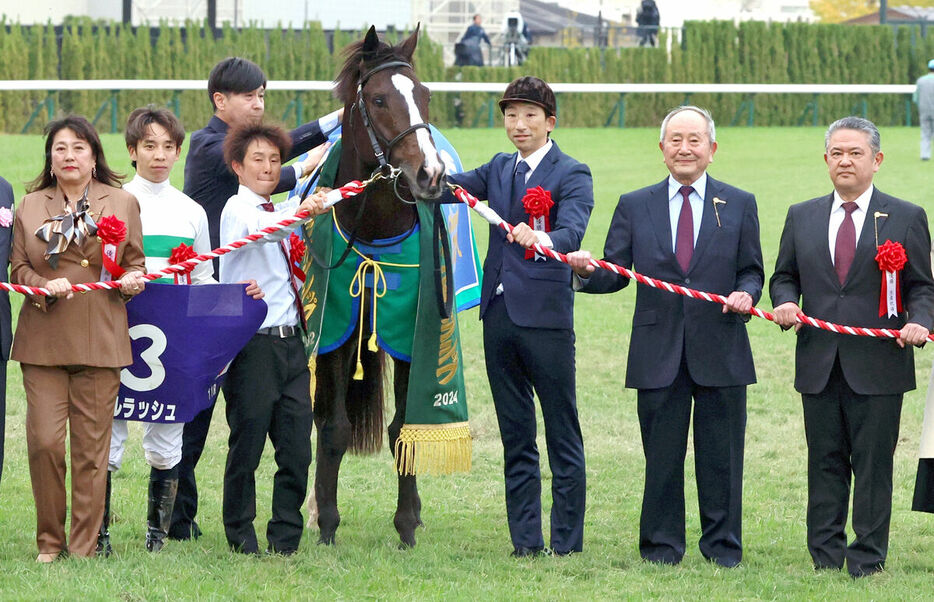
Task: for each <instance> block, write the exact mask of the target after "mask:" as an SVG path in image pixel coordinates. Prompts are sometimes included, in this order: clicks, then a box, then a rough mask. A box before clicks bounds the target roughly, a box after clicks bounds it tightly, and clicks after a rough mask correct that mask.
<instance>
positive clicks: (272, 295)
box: [220, 125, 324, 555]
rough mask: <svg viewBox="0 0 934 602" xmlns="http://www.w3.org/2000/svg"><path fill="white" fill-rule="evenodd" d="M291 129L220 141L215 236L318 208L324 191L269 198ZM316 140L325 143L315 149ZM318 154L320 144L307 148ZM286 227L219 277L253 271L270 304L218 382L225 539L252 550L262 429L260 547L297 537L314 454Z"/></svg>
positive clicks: (257, 129)
mask: <svg viewBox="0 0 934 602" xmlns="http://www.w3.org/2000/svg"><path fill="white" fill-rule="evenodd" d="M290 144H291V141H290V140H289V136H288V134H287V133H286V132H285V131H284V130H282V129H280V128H277V127H274V126H269V125H246V126H243V127H240V128H238V129H235V130H233V131H232V132H231V133H230V135H229V136H227V139H226V140H225V141H224V157H225V159H226V160H227V165H228V166H229V167H230V169H231V171H233V172H234V173H235V174H237V179H238V180H239V182H240V187H239V189H238V190H237V194H235V195H234V196H232V197H230V200H228V201H227V204H226V205H225V206H224V211H223V213H222V214H221V223H220V228H221V243H222V244H227V243H229V242H231V241H234V240H237V239H239V238H242V237H244V236H246V235H247V234H250V233H252V232H256V231H257V230H260V229H261V228H265V227H267V226H271V225H273V224H275V223H276V222H278V221H280V220H281V219H283V218H286V217H289V216H291V215H293V214H295V213H296V212H297V211H301V210H305V211H309V212H311V213H312V214H315V215H317V214H320V213H323V211H324V208H323V207H324V205H323V195H321V194H319V195H313V196H310V197H308V198H306V199H305V200H304V201H302V202H301V204H299V198H300V197H299V196H297V195H296V196H293V197H292V199H290V200H289V201H285V202H283V203H280V204H279V206H278V207H274V206H273V204H272V202H271V201H270V195H271V194H272V193H273V192H274V191H275V190H276V186H277V184H278V182H279V173H280V171H281V170H282V164H281V161H282V158H283V157H286V156H288V154H289V146H290ZM322 150H323V149H322ZM312 155H313V157H314V159H313V160H315V161H319V160H320V159H321V155H322V153H321V152H315V153H312ZM290 233H294V231H293V230H289V229H283V230H280V231H278V232H277V233H275V234H271V235H266V236H265V237H263V238H261V239H259V240H258V241H257V243H256V244H253V245H250V246H248V247H245V248H243V249H241V250H240V251H238V252H236V253H230V254H228V255H224V256H222V257H221V282H240V281H243V280H245V279H248V278H256V280H257V283H258V284H259V286H260V287H261V288H262V289H263V291H264V292H265V293H266V297H265V300H266V303H267V305H268V306H269V310H268V312H267V314H266V319H265V320H264V321H263V323H262V325H261V327H260V329H259V330H258V331H257V332H256V335H255V336H254V337H253V338H252V339H251V340H250V342H249V343H247V344H246V346H245V347H244V348H243V349H242V350H241V351H240V353H238V354H237V357H235V358H234V360H233V362H231V364H230V369H229V370H228V373H227V379H226V381H225V382H224V385H223V391H224V399H225V400H226V407H227V424H228V426H229V427H230V437H229V439H228V443H229V448H228V451H227V465H226V467H225V469H224V502H223V516H224V531H225V533H226V535H227V543H228V544H229V545H230V547H231V549H232V550H234V551H236V552H240V553H242V554H256V553H258V552H259V546H258V543H257V540H256V531H255V529H254V528H253V520H254V519H255V518H256V481H255V473H256V469H257V468H258V467H259V462H260V458H261V457H262V455H263V447H264V445H265V443H266V437H267V435H268V437H269V440H270V441H271V442H272V446H273V448H274V449H275V459H276V466H277V470H276V473H275V477H274V480H273V491H272V518H271V519H270V521H269V523H268V525H267V528H266V541H267V544H268V547H267V551H268V552H271V553H276V554H286V555H288V554H292V553H294V552H295V551H296V550H297V549H298V544H299V542H300V541H301V537H302V530H303V522H302V514H301V506H302V502H303V501H304V499H305V494H306V491H307V487H308V466H309V464H310V463H311V423H312V411H311V391H310V378H311V377H310V373H309V370H308V359H307V357H306V356H305V344H304V339H303V333H304V330H305V320H304V318H305V316H304V311H303V309H302V306H301V300H300V297H299V294H298V290H299V289H298V287H300V286H301V284H300V283H297V282H296V281H295V280H294V279H293V278H294V277H293V269H292V265H293V263H294V259H295V257H294V256H293V254H294V253H295V251H296V249H295V248H294V247H295V245H296V244H297V243H298V242H300V241H298V239H297V238H296V237H292V236H290Z"/></svg>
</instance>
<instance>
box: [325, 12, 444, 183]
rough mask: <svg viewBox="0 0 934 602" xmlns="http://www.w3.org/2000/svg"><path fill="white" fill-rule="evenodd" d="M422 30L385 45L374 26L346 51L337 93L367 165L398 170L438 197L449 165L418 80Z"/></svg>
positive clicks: (428, 96)
mask: <svg viewBox="0 0 934 602" xmlns="http://www.w3.org/2000/svg"><path fill="white" fill-rule="evenodd" d="M417 42H418V27H416V28H415V31H414V32H413V33H412V35H411V36H409V38H408V39H407V40H405V41H404V42H402V43H401V44H399V45H397V46H390V45H389V44H386V43H385V42H381V41H380V40H379V37H378V36H377V35H376V28H375V27H370V30H369V31H368V32H367V34H366V37H365V38H364V39H363V41H362V42H356V43H354V44H351V45H350V46H349V47H348V48H347V49H346V50H345V55H346V57H347V60H346V62H345V64H344V68H343V69H342V70H341V73H340V75H338V78H337V81H336V84H337V88H336V92H337V95H338V97H339V98H340V99H341V100H342V101H344V105H345V108H346V110H345V112H344V126H345V130H344V131H345V136H346V135H347V133H348V130H350V132H349V133H350V134H351V136H352V140H353V146H354V150H355V151H356V153H357V156H358V157H359V158H360V160H362V161H363V163H364V164H366V165H368V166H372V167H382V163H383V161H381V160H380V158H381V154H382V156H383V157H384V159H385V162H386V163H388V164H390V165H392V166H393V167H396V168H399V169H400V170H401V171H402V175H403V176H405V178H406V180H408V183H409V187H410V189H411V190H412V192H413V194H414V195H415V196H416V197H419V198H426V199H435V198H438V196H440V194H441V189H442V187H443V185H444V183H445V176H444V163H443V161H442V160H441V156H440V155H439V153H438V150H437V149H436V148H435V144H434V141H433V140H432V138H431V130H430V129H429V128H428V102H429V100H430V99H431V93H430V92H429V91H428V88H427V87H425V86H424V85H423V84H422V83H421V82H420V81H419V80H418V78H417V77H416V76H415V69H414V68H413V67H412V55H413V53H414V52H415V45H416V43H417Z"/></svg>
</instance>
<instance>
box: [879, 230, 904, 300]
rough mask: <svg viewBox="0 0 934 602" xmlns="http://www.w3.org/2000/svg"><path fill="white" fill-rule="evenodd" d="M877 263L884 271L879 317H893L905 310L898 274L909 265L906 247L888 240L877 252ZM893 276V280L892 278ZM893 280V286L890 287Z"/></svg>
mask: <svg viewBox="0 0 934 602" xmlns="http://www.w3.org/2000/svg"><path fill="white" fill-rule="evenodd" d="M876 263H878V264H879V270H881V271H882V289H881V291H880V292H879V317H880V318H881V317H883V316H886V315H888V316H889V317H893V316H895V315H896V314H898V313H901V312H902V310H903V307H902V291H901V282H900V278H899V277H898V273H899V272H900V271H901V270H902V268H903V267H905V264H906V263H908V255H907V254H906V253H905V247H903V246H902V243H900V242H892V241H891V240H886V241H885V244H882V245H879V248H878V249H877V250H876ZM890 275H891V278H890ZM890 280H891V285H890Z"/></svg>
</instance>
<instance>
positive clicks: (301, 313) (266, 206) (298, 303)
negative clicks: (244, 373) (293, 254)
mask: <svg viewBox="0 0 934 602" xmlns="http://www.w3.org/2000/svg"><path fill="white" fill-rule="evenodd" d="M260 207H262V208H263V211H267V212H269V213H272V212H273V211H275V210H276V207H275V205H273V204H272V203H270V202H265V203H263V204H261V205H260ZM279 250H280V251H282V255H283V256H284V257H285V267H286V269H288V272H289V286H291V287H292V293H293V294H294V295H295V307H296V309H298V319H299V322H300V323H301V325H302V330H304V331H306V332H307V330H308V328H307V326H306V325H305V308H304V307H302V296H301V294H299V290H298V287H297V286H295V278H293V277H292V260H291V259H290V258H289V248H288V246H287V245H286V243H285V241H284V240H280V241H279Z"/></svg>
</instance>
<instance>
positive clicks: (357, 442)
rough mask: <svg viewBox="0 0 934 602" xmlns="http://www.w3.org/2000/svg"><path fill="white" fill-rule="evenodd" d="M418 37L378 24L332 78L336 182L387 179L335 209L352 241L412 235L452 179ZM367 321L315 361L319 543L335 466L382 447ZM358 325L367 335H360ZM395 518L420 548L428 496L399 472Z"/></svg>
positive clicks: (399, 415)
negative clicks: (389, 39)
mask: <svg viewBox="0 0 934 602" xmlns="http://www.w3.org/2000/svg"><path fill="white" fill-rule="evenodd" d="M417 40H418V27H416V29H415V32H413V33H412V35H411V36H409V37H408V38H407V39H406V40H405V41H403V42H402V43H401V44H398V45H395V46H391V45H389V44H387V43H385V42H383V41H381V40H380V39H379V38H378V36H377V34H376V29H375V27H371V28H370V29H369V31H368V32H367V33H366V36H365V37H364V39H363V40H362V41H358V42H355V43H353V44H351V45H350V46H348V47H347V49H345V51H344V55H345V57H346V60H345V63H344V66H343V68H342V69H341V71H340V73H339V75H338V77H337V79H336V80H335V84H336V87H335V94H336V96H337V97H338V99H339V100H341V101H343V103H344V116H343V121H342V126H343V130H342V134H341V154H340V161H339V167H338V172H337V177H336V179H335V182H336V183H337V184H342V183H344V182H348V181H351V180H364V179H365V178H367V177H369V176H371V175H372V174H375V173H383V174H384V175H387V176H390V177H387V178H384V179H380V180H378V181H376V182H374V183H373V184H370V185H369V186H368V187H367V188H366V189H365V191H364V192H363V193H361V194H359V195H357V196H354V197H351V198H349V199H346V200H344V201H342V202H340V203H338V204H337V205H336V206H335V219H336V220H337V222H339V223H340V225H341V227H342V228H343V229H344V230H345V231H347V232H350V233H351V234H350V237H349V240H348V242H347V246H348V247H350V246H352V245H353V244H354V243H355V241H356V242H360V243H363V244H368V243H369V242H371V241H379V240H385V239H391V238H393V237H400V236H402V235H404V234H405V233H407V232H409V233H411V232H412V230H413V229H414V227H415V224H416V222H417V219H418V216H417V213H416V211H415V208H414V205H413V204H412V203H413V202H414V198H419V199H437V198H438V197H439V196H440V195H441V191H442V188H443V186H444V185H445V175H444V174H445V169H444V163H443V161H442V159H441V156H440V154H439V153H438V151H437V149H436V148H435V145H434V142H433V140H432V138H431V134H430V130H429V128H428V103H429V99H430V93H429V91H428V89H427V88H426V87H425V86H424V85H423V84H422V83H421V82H420V81H419V80H418V78H417V77H416V75H415V70H414V68H413V66H412V55H413V53H414V51H415V47H416V43H417ZM409 199H412V200H409ZM364 206H365V210H363V207H364ZM335 244H343V243H341V242H340V241H335ZM348 250H349V249H348ZM345 254H346V253H345ZM369 297H370V296H369V295H362V296H361V301H360V303H369V302H370V301H369ZM361 322H366V323H365V324H362V323H361V324H358V325H357V326H356V327H355V331H354V334H353V335H352V336H350V337H349V338H348V339H347V341H346V342H345V343H344V344H342V345H341V346H340V347H339V348H337V349H334V350H332V351H329V352H327V353H323V354H319V355H318V356H317V358H316V361H315V392H314V410H315V417H314V421H315V426H316V427H317V431H318V440H317V460H316V462H317V463H316V471H315V480H314V490H313V498H310V499H309V509H310V510H311V511H310V513H309V514H310V519H309V522H311V520H312V518H311V517H313V516H314V512H315V511H316V512H317V524H318V530H319V539H318V543H319V544H327V545H331V544H334V543H335V533H336V531H337V527H338V525H339V524H340V513H339V511H338V508H337V484H338V473H339V471H340V465H341V460H342V458H343V456H344V454H345V453H346V452H347V451H348V450H350V451H351V452H353V453H364V454H367V453H369V454H371V453H374V452H376V451H378V450H379V449H381V447H382V437H383V427H384V418H383V401H384V380H385V376H384V375H385V374H386V372H385V368H386V363H387V358H386V354H385V352H384V351H383V350H382V349H379V350H378V351H370V350H368V349H367V348H366V345H365V344H364V345H363V346H362V348H361V349H360V351H359V361H360V362H362V367H363V379H362V380H354V379H353V378H352V376H353V375H354V373H355V368H356V366H357V358H358V346H359V345H360V341H361V340H362V341H366V340H367V337H369V335H370V334H371V333H370V332H369V330H370V324H369V321H368V320H361ZM361 328H362V329H365V332H363V333H362V335H363V336H362V337H359V336H358V334H360V333H358V332H357V331H358V330H359V329H361ZM393 364H394V371H393V376H394V378H393V394H394V399H395V411H394V414H393V418H392V421H391V422H390V424H389V427H388V429H387V432H388V436H389V443H390V451H391V452H393V454H394V455H395V452H394V450H395V449H396V441H397V440H398V438H399V433H400V429H401V428H402V425H403V420H404V416H405V403H406V393H407V387H408V377H409V368H410V364H409V362H406V361H403V360H400V359H396V358H393ZM358 376H359V374H358ZM396 462H397V463H398V458H396ZM397 466H398V464H397ZM315 505H316V506H317V507H316V509H315ZM393 524H394V526H395V528H396V531H398V533H399V537H400V539H401V547H403V548H406V547H412V546H414V545H415V529H416V528H417V527H418V526H420V525H421V524H422V522H421V500H420V498H419V496H418V489H417V486H416V478H415V476H414V475H411V474H401V471H400V475H399V476H398V500H397V506H396V512H395V516H394V519H393Z"/></svg>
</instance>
